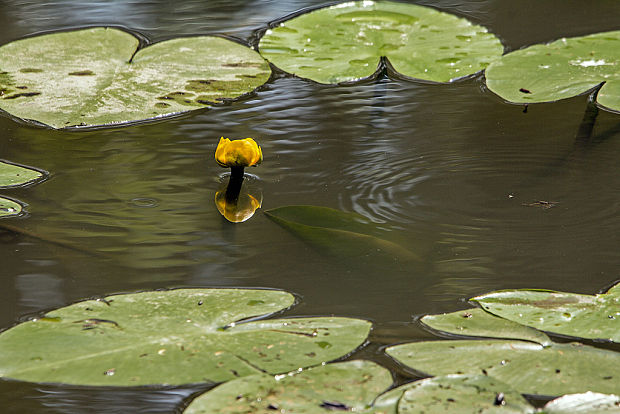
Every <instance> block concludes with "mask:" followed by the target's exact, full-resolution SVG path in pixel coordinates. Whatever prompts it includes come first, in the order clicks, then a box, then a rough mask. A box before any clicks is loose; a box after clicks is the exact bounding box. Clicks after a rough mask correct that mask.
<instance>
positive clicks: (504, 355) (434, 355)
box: [386, 340, 620, 395]
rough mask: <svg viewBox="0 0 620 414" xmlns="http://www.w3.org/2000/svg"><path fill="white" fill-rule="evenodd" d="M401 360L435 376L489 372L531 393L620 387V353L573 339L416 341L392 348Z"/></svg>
mask: <svg viewBox="0 0 620 414" xmlns="http://www.w3.org/2000/svg"><path fill="white" fill-rule="evenodd" d="M386 352H387V354H388V355H390V356H391V357H392V358H394V359H396V360H397V361H399V362H400V363H402V364H404V365H406V366H408V367H410V368H412V369H415V370H418V371H422V372H424V373H427V374H429V375H448V374H485V375H489V376H491V377H494V378H497V379H498V380H500V381H503V382H505V383H507V384H510V385H511V386H512V387H513V388H514V389H516V390H517V391H519V392H521V393H526V394H539V395H562V394H567V393H580V392H586V391H596V392H601V393H607V394H614V393H618V391H620V381H618V379H619V374H618V373H619V372H620V353H618V352H613V351H608V350H604V349H599V348H594V347H591V346H587V345H583V344H579V343H569V344H553V345H551V346H547V347H543V346H541V345H539V344H534V343H532V342H524V341H508V340H456V341H432V342H416V343H408V344H403V345H396V346H392V347H389V348H387V350H386Z"/></svg>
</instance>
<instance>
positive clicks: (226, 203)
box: [215, 191, 261, 223]
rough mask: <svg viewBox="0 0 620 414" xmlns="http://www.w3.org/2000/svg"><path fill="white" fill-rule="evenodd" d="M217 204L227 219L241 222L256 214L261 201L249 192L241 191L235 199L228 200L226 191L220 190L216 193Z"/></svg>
mask: <svg viewBox="0 0 620 414" xmlns="http://www.w3.org/2000/svg"><path fill="white" fill-rule="evenodd" d="M215 205H216V206H217V209H218V211H219V212H220V214H221V215H222V216H224V217H225V218H226V220H228V221H230V222H233V223H241V222H244V221H246V220H248V219H249V218H250V217H252V216H253V215H254V212H255V211H256V209H258V208H260V205H261V201H260V200H259V199H258V198H256V197H254V196H253V195H251V194H248V193H241V194H240V195H239V197H238V198H237V199H235V200H227V197H226V191H218V192H217V193H215Z"/></svg>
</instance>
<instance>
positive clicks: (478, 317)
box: [420, 309, 551, 346]
mask: <svg viewBox="0 0 620 414" xmlns="http://www.w3.org/2000/svg"><path fill="white" fill-rule="evenodd" d="M420 321H421V322H422V323H424V324H425V325H428V326H429V327H431V328H433V329H435V330H438V331H443V332H448V333H451V334H455V335H464V336H483V337H487V338H501V339H522V340H526V341H532V342H536V343H539V344H541V345H545V346H546V345H550V344H551V340H550V339H549V337H548V336H547V335H545V334H544V333H542V332H540V331H537V330H536V329H532V328H529V327H527V326H523V325H521V324H519V323H517V322H513V321H509V320H506V319H503V318H498V317H496V316H493V315H491V314H489V313H487V312H485V311H483V310H482V309H467V310H462V311H457V312H452V313H444V314H440V315H426V316H424V317H423V318H422V319H421V320H420Z"/></svg>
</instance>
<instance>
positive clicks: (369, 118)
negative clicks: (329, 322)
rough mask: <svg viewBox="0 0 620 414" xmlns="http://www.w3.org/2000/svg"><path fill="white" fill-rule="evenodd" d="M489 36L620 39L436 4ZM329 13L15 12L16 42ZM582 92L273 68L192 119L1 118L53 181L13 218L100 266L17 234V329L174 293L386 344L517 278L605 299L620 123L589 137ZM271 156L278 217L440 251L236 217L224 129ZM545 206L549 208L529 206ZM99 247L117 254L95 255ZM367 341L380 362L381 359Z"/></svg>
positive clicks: (10, 265) (74, 404)
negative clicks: (228, 200) (361, 255)
mask: <svg viewBox="0 0 620 414" xmlns="http://www.w3.org/2000/svg"><path fill="white" fill-rule="evenodd" d="M412 3H418V4H425V5H432V6H435V7H437V8H439V9H441V10H444V11H447V12H450V13H453V14H457V15H460V16H464V17H467V18H469V19H470V20H472V21H474V22H476V23H478V24H482V25H484V26H487V27H488V28H489V29H490V30H491V31H492V32H494V33H496V34H497V35H498V36H499V37H500V38H501V39H502V41H503V42H504V44H505V45H506V47H507V49H508V50H514V49H518V48H521V47H524V46H527V45H530V44H533V43H538V42H546V41H551V40H554V39H557V38H560V37H563V36H575V35H582V34H587V33H593V32H598V31H604V30H618V29H620V3H619V2H618V1H616V0H595V1H589V2H584V1H577V0H574V1H573V0H570V1H569V0H557V1H551V0H542V1H541V0H523V1H519V2H506V1H501V0H485V1H448V0H446V1H435V2H432V1H419V2H412ZM318 4H320V3H319V2H313V1H303V0H289V1H284V0H280V1H274V0H256V1H248V0H244V1H241V0H235V1H223V0H216V1H198V0H188V1H183V2H170V1H164V0H152V1H120V0H117V1H113V0H110V1H90V2H84V1H81V0H64V1H62V0H56V1H47V2H40V1H35V0H3V1H2V3H0V23H1V29H0V44H3V43H6V42H9V41H12V40H15V39H18V38H21V37H24V36H27V35H31V34H34V33H38V32H45V31H50V30H57V29H65V28H71V27H82V26H88V25H117V26H122V27H126V28H129V29H131V30H132V31H135V32H139V33H142V34H143V35H145V36H146V37H147V38H148V39H149V40H150V41H161V40H165V39H168V38H172V37H176V36H182V35H196V34H201V35H202V34H215V33H217V34H225V35H229V36H235V37H238V38H241V39H245V40H247V39H250V38H251V36H252V35H253V33H255V32H256V31H258V30H260V29H263V28H265V25H266V23H267V22H269V21H271V20H274V19H277V18H280V17H282V16H285V15H287V14H289V13H292V12H294V11H296V10H298V9H301V8H305V7H310V6H316V5H318ZM586 101H587V99H586V97H585V96H581V97H576V98H573V99H569V100H566V101H562V102H558V103H553V104H541V105H534V106H530V107H529V110H528V111H527V113H523V111H522V109H523V108H522V107H521V106H517V105H510V104H506V103H503V102H502V100H501V99H499V98H498V97H496V96H495V95H493V94H492V93H490V92H489V91H487V90H485V88H484V82H483V78H482V77H481V76H478V77H475V78H473V79H467V80H464V81H462V82H458V83H456V84H453V85H429V84H422V83H414V82H406V81H401V80H393V79H389V78H386V77H382V78H380V79H378V80H377V81H372V82H364V83H362V84H358V85H353V86H340V87H332V86H321V85H318V84H314V83H311V82H308V81H304V80H300V79H296V78H292V77H287V76H283V75H279V76H276V77H275V78H274V79H273V80H272V81H271V82H269V83H268V84H267V85H265V86H264V87H262V88H261V89H260V90H259V91H258V92H257V93H256V94H255V95H254V96H251V97H249V98H247V99H245V100H242V101H239V102H236V103H233V104H230V105H226V106H221V107H218V108H215V109H211V110H207V111H198V112H195V113H192V114H191V115H187V116H184V117H182V118H178V119H171V120H167V121H164V122H159V123H151V124H144V125H136V126H131V127H126V128H117V129H102V130H93V131H81V132H66V131H52V130H46V129H39V128H34V127H30V126H25V125H21V124H18V123H16V122H14V121H12V120H10V119H8V118H7V117H0V134H1V137H2V138H1V139H0V158H2V159H8V160H11V161H14V162H18V163H22V164H27V165H32V166H36V167H39V168H43V169H45V170H47V171H49V172H50V173H51V175H50V178H49V179H48V180H47V181H46V182H44V183H41V184H38V185H36V186H34V187H30V188H25V189H14V190H4V191H2V194H3V195H6V196H10V197H14V198H18V199H20V200H22V201H25V202H27V203H28V207H27V210H28V212H29V216H27V217H25V218H20V219H10V220H6V221H3V223H7V224H11V225H14V226H20V227H22V228H24V229H27V230H29V231H31V232H35V233H38V234H40V235H43V236H45V237H47V238H50V239H61V240H64V241H67V242H70V243H73V244H77V245H79V246H81V248H83V249H84V250H88V251H91V252H95V253H97V254H99V256H94V255H91V254H85V253H84V252H80V251H75V250H70V249H66V248H64V247H61V246H58V245H55V244H52V243H49V242H45V241H39V240H36V239H33V238H29V237H26V236H20V235H15V234H12V233H9V232H0V243H1V245H2V249H1V250H0V263H2V265H1V268H0V280H1V283H2V289H0V310H1V312H0V327H2V328H6V327H9V326H11V325H12V324H14V323H16V322H17V321H19V320H21V319H23V318H25V317H27V316H28V315H32V314H34V313H37V312H41V311H45V310H47V309H50V308H54V307H59V306H63V305H67V304H69V303H72V302H73V301H77V300H80V299H84V298H88V297H92V296H97V295H105V294H110V293H117V292H132V291H138V290H145V289H152V288H166V287H186V286H195V287H218V286H227V287H232V286H239V287H273V288H281V289H286V290H289V291H291V292H294V293H296V294H298V295H299V296H300V298H301V303H300V304H299V305H298V306H297V307H296V308H294V309H293V310H292V311H290V312H288V313H287V315H329V314H336V315H340V316H354V317H361V318H367V319H371V320H373V321H374V322H375V323H376V325H375V331H374V333H373V337H372V340H373V341H374V343H376V344H385V343H395V342H402V341H404V340H412V339H413V340H415V339H420V338H427V337H429V334H428V333H426V332H424V331H423V330H422V329H421V328H419V327H418V326H417V325H416V324H415V323H413V322H412V321H413V319H412V318H413V316H414V315H419V314H423V313H436V312H443V311H452V310H455V309H458V308H462V307H463V306H466V305H465V303H464V302H465V301H466V299H467V298H469V297H471V296H473V295H476V294H479V293H483V292H487V291H490V290H494V289H501V288H526V287H528V288H549V289H556V290H566V291H575V292H583V293H596V292H598V291H600V290H601V289H603V288H605V287H606V286H608V285H609V284H611V283H612V282H614V281H615V280H618V278H619V274H620V254H619V253H618V248H619V246H620V214H619V212H620V191H618V189H620V174H619V173H618V169H617V165H618V161H617V160H618V159H619V158H620V115H618V114H612V113H609V112H605V111H601V112H600V114H599V116H598V119H597V123H596V126H595V129H594V131H593V136H592V138H591V140H590V141H589V142H586V143H579V142H576V140H575V136H576V133H577V130H578V128H579V125H580V122H581V118H582V116H583V113H584V110H585V108H586ZM222 135H224V136H228V137H238V138H241V137H247V136H251V137H254V138H256V139H257V141H258V142H259V143H260V144H261V146H262V147H263V152H264V154H265V161H264V163H263V164H262V165H261V166H260V167H258V168H256V169H252V170H250V171H249V172H251V173H253V174H255V175H256V176H257V177H258V182H257V183H258V185H259V186H260V187H261V188H262V191H263V198H264V200H263V208H264V209H269V208H274V207H279V206H284V205H291V204H312V205H320V206H328V207H332V208H337V209H342V210H346V211H355V212H358V213H360V214H363V215H364V216H366V217H368V218H369V219H371V220H373V221H374V222H376V223H377V224H378V225H379V226H380V227H381V228H382V231H383V232H384V233H385V237H386V238H391V239H397V240H400V241H401V242H402V243H403V245H404V246H405V247H407V248H409V249H411V250H414V251H416V252H418V254H419V255H421V256H422V257H423V263H422V265H421V266H420V267H419V268H415V269H400V270H396V271H392V272H389V273H386V272H381V271H378V270H377V269H372V268H368V267H360V266H357V265H356V263H355V261H346V260H337V259H334V258H331V257H324V256H322V255H320V254H319V253H317V252H316V251H315V250H313V249H312V248H311V247H310V246H308V245H306V244H304V242H303V241H301V240H299V239H297V238H295V237H294V236H293V235H292V234H290V233H287V232H286V231H285V230H284V229H282V228H280V227H279V226H277V225H276V224H274V223H272V222H271V221H269V220H268V219H267V217H266V216H265V215H264V214H262V212H261V211H260V210H259V211H258V213H257V214H256V215H255V216H254V217H253V218H252V219H250V220H249V221H247V222H245V223H243V224H237V225H233V224H230V223H228V222H226V221H225V220H224V219H223V218H222V217H221V216H220V215H219V213H218V212H217V210H216V208H215V205H214V202H213V199H214V194H215V191H216V190H217V188H218V186H219V184H220V179H221V176H222V174H223V173H224V170H223V169H221V168H220V167H219V166H218V165H217V164H216V163H215V161H214V159H213V154H214V151H215V146H216V144H217V141H218V139H219V137H220V136H222ZM537 200H544V201H553V202H556V203H557V204H555V206H554V207H553V208H548V209H543V208H539V207H528V206H524V205H523V204H524V203H525V204H527V203H531V202H533V201H537ZM100 256H104V257H100ZM374 349H375V348H373V347H372V346H371V347H370V348H369V350H367V351H365V354H364V356H365V357H373V355H374V352H375V351H374ZM196 390H197V389H196V388H193V389H188V388H182V387H180V388H161V387H160V388H157V387H155V388H146V389H144V388H143V389H105V388H88V387H66V386H56V385H40V384H26V383H20V382H15V381H6V380H3V381H0V407H2V408H1V409H0V411H1V412H3V413H4V412H16V413H30V412H36V413H87V412H90V413H92V412H105V413H127V412H141V413H146V412H149V413H150V412H157V413H170V412H175V410H178V409H179V407H180V404H181V402H182V401H183V400H184V399H185V398H186V397H188V396H189V395H190V394H191V393H192V392H195V391H196Z"/></svg>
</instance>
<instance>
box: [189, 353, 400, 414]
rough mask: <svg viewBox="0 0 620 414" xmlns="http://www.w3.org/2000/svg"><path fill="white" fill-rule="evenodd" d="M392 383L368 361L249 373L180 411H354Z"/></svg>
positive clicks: (223, 412)
mask: <svg viewBox="0 0 620 414" xmlns="http://www.w3.org/2000/svg"><path fill="white" fill-rule="evenodd" d="M391 383H392V376H391V375H390V373H389V371H388V370H386V369H385V368H383V367H381V366H379V365H377V364H375V363H373V362H370V361H349V362H341V363H337V364H328V365H325V366H322V367H316V368H311V369H308V370H304V371H300V372H292V373H290V374H288V375H287V374H284V375H279V376H276V377H275V378H274V377H272V376H268V375H252V376H249V377H245V378H239V379H236V380H234V381H229V382H227V383H225V384H222V385H219V386H218V387H216V388H214V389H213V390H211V391H209V392H207V393H205V394H203V395H201V396H200V397H198V398H196V399H195V400H194V401H192V403H191V404H190V405H189V407H187V409H186V410H185V411H184V412H185V413H186V414H188V413H191V414H198V413H220V414H233V413H270V412H281V413H284V412H286V413H289V412H290V413H293V412H294V413H300V414H302V413H322V412H325V413H328V412H332V411H358V412H359V411H362V410H363V409H365V408H366V407H367V406H369V405H370V403H371V402H372V400H373V398H374V397H375V395H377V394H378V393H380V392H381V391H383V390H385V389H386V388H387V387H388V386H390V384H391Z"/></svg>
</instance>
